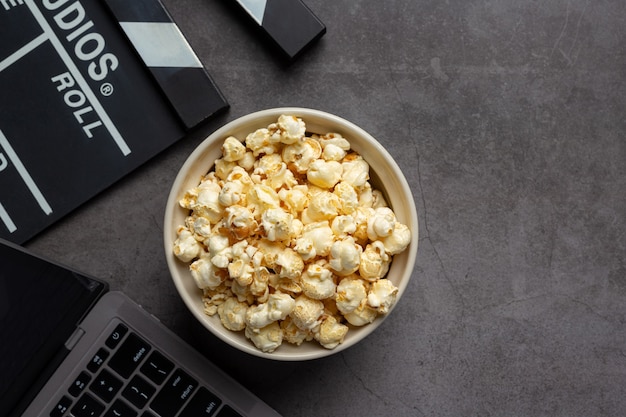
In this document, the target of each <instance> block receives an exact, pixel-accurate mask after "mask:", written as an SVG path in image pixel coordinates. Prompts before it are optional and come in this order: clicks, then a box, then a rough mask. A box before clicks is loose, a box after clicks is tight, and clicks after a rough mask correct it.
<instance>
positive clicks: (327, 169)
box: [306, 159, 343, 188]
mask: <svg viewBox="0 0 626 417" xmlns="http://www.w3.org/2000/svg"><path fill="white" fill-rule="evenodd" d="M342 171H343V168H342V166H341V164H340V163H339V162H337V161H325V160H323V159H316V160H315V161H313V162H312V163H311V165H310V166H309V170H308V171H307V173H306V178H307V179H308V180H309V181H311V183H312V184H314V185H317V186H318V187H322V188H333V187H334V186H335V184H337V183H338V182H339V180H341V173H342Z"/></svg>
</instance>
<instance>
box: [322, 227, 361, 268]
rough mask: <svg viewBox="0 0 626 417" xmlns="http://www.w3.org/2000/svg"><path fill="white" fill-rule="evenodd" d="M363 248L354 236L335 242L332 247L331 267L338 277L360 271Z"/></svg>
mask: <svg viewBox="0 0 626 417" xmlns="http://www.w3.org/2000/svg"><path fill="white" fill-rule="evenodd" d="M361 252H363V248H362V247H361V246H360V245H359V244H357V243H356V242H355V241H354V238H353V237H352V236H348V237H346V238H343V239H341V240H337V241H335V242H334V243H333V244H332V246H331V247H330V258H329V259H330V260H329V264H330V267H331V268H332V269H333V270H334V271H335V273H336V274H337V275H341V276H344V275H350V274H351V273H353V272H356V271H357V270H358V269H359V264H360V262H361Z"/></svg>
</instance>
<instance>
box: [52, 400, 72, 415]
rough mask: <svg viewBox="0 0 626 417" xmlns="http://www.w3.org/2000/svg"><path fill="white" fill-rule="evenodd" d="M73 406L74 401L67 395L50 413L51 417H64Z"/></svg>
mask: <svg viewBox="0 0 626 417" xmlns="http://www.w3.org/2000/svg"><path fill="white" fill-rule="evenodd" d="M71 405H72V400H71V399H70V398H69V397H66V396H65V395H64V396H63V397H61V399H60V400H59V402H58V403H57V405H55V406H54V408H53V409H52V411H50V417H62V416H63V415H64V414H65V413H66V412H67V410H68V409H69V408H70V406H71Z"/></svg>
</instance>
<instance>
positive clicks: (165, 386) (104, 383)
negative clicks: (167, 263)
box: [50, 323, 241, 417]
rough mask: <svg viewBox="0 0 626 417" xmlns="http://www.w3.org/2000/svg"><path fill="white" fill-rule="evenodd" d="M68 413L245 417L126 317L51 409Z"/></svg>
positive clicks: (59, 415) (55, 414) (56, 414)
mask: <svg viewBox="0 0 626 417" xmlns="http://www.w3.org/2000/svg"><path fill="white" fill-rule="evenodd" d="M220 406H221V408H220ZM64 416H73V417H100V416H103V417H209V416H215V417H241V415H240V414H239V413H237V412H236V411H235V410H234V409H232V408H231V407H230V406H228V405H227V404H224V405H223V404H222V400H221V399H220V398H219V397H218V396H217V395H215V394H214V393H212V392H211V391H210V390H209V389H207V388H206V387H204V386H201V385H200V384H199V383H198V381H197V380H196V379H195V378H193V377H192V376H190V375H189V374H188V373H187V372H185V371H184V370H183V369H182V368H180V367H178V366H177V365H176V364H175V363H174V362H173V361H171V360H170V359H168V358H167V357H166V356H165V355H163V354H162V353H161V352H159V351H158V350H157V349H155V348H153V347H152V346H151V345H150V344H149V343H148V342H146V341H145V340H143V339H142V338H141V337H139V336H138V335H137V334H135V333H134V332H133V331H132V330H129V328H128V327H127V326H126V325H125V324H123V323H119V324H118V325H117V326H116V327H115V329H114V330H113V332H112V333H111V334H110V335H109V336H108V338H107V339H106V340H105V342H104V344H103V346H102V347H100V348H99V349H98V350H97V352H96V353H95V354H94V355H93V356H92V358H91V359H90V360H89V362H88V363H87V365H86V366H85V369H84V370H82V371H81V372H80V373H79V375H78V376H77V377H76V379H75V380H74V381H73V382H72V383H71V385H70V386H69V387H67V392H66V393H65V394H64V395H63V396H62V397H61V399H60V400H59V401H58V403H57V404H56V405H55V407H54V408H53V409H52V410H51V412H50V417H64Z"/></svg>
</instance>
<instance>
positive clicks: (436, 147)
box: [27, 0, 626, 416]
mask: <svg viewBox="0 0 626 417" xmlns="http://www.w3.org/2000/svg"><path fill="white" fill-rule="evenodd" d="M164 3H165V4H166V6H167V7H168V8H169V10H170V12H171V13H172V15H173V17H174V19H175V20H176V21H177V22H178V23H179V26H180V28H181V29H182V31H183V32H184V33H185V35H187V37H188V39H189V41H190V43H191V44H192V46H193V47H194V48H195V50H196V51H197V53H198V55H199V57H200V58H201V60H202V61H203V63H204V64H205V65H206V67H207V68H208V70H209V72H210V73H211V74H212V75H213V77H214V78H215V81H216V82H217V83H218V84H219V86H220V87H221V89H222V91H223V93H224V94H225V95H226V97H227V98H228V100H229V102H230V103H231V106H232V107H231V109H230V111H229V112H227V113H225V114H222V115H221V116H219V117H217V118H216V119H214V120H212V121H211V122H210V123H208V124H206V125H205V126H203V127H202V128H200V129H198V130H197V131H195V132H193V134H192V135H190V137H189V138H187V139H186V140H184V141H183V142H181V143H179V144H177V145H175V146H174V147H173V148H171V149H169V150H168V151H166V152H165V153H164V154H162V155H161V156H159V157H157V158H156V159H155V160H153V161H151V162H149V163H148V164H147V165H146V166H144V167H143V168H141V169H140V170H139V171H137V172H135V173H133V174H132V175H130V176H129V177H128V178H126V179H125V180H123V181H122V182H120V183H118V184H116V185H115V186H113V187H112V188H111V189H109V190H107V191H106V192H105V193H104V194H102V195H101V196H99V197H98V198H96V199H95V200H92V201H91V202H89V203H88V204H87V205H85V206H83V207H81V208H80V209H78V210H76V211H75V212H74V213H73V214H72V215H70V216H69V217H67V218H66V219H64V220H63V221H61V222H60V223H58V224H57V225H55V226H54V227H52V228H51V229H49V230H47V231H46V232H44V233H42V234H41V235H40V236H39V237H37V238H36V239H34V240H32V241H31V242H30V243H29V244H28V245H27V246H28V247H30V248H31V249H35V250H37V251H38V252H40V253H43V254H45V255H48V256H51V257H52V258H54V259H57V260H59V261H62V262H65V263H67V264H69V265H71V266H73V267H76V268H79V269H82V270H84V271H86V272H88V273H91V274H94V275H96V276H99V277H102V278H104V279H106V280H108V281H109V282H110V283H111V286H112V288H114V289H120V290H123V291H125V292H126V293H128V294H129V295H130V296H131V297H133V298H134V299H135V300H137V301H138V302H140V303H141V304H143V305H144V306H145V308H146V309H148V310H149V311H150V312H152V313H154V314H155V315H156V316H158V317H160V318H161V320H162V321H163V322H164V323H165V324H166V325H168V326H169V327H171V328H172V329H173V330H175V331H176V332H177V333H178V334H180V335H181V336H182V337H183V338H185V339H186V340H188V341H189V342H191V343H192V344H193V345H194V346H196V347H198V348H200V349H201V350H202V351H203V352H205V354H207V356H209V357H210V358H211V359H213V360H214V361H215V362H217V363H218V364H220V365H221V366H222V367H224V368H225V369H227V370H228V371H229V372H230V373H231V374H232V375H233V376H235V377H237V378H238V379H239V380H240V381H242V382H243V383H244V384H245V385H247V386H248V387H249V388H250V389H251V390H252V391H254V392H255V393H257V394H258V395H259V396H261V397H262V398H263V399H265V400H266V401H267V402H268V403H269V404H271V405H272V406H274V407H275V408H276V409H277V410H278V411H279V412H281V413H283V414H284V415H286V416H320V415H322V416H357V415H374V416H380V415H391V416H505V415H506V416H529V415H533V416H591V415H593V416H618V415H626V392H625V390H626V388H625V387H626V328H625V324H626V265H625V263H626V262H625V261H626V234H625V232H626V164H625V163H626V142H625V138H624V135H625V132H626V123H625V119H624V117H625V111H626V82H625V81H626V77H625V75H624V74H625V71H626V56H625V49H626V39H625V33H626V31H625V30H624V28H625V27H626V3H624V2H623V1H621V0H613V1H610V0H606V1H591V0H589V1H586V0H562V1H559V0H552V1H544V2H537V1H532V2H529V1H521V2H520V1H512V0H491V1H475V0H472V1H465V0H452V1H422V0H395V1H392V0H388V1H324V0H308V1H307V4H308V5H309V6H310V7H311V9H313V11H314V12H315V13H316V14H317V15H318V16H319V17H320V18H321V19H322V20H323V21H324V22H325V23H326V25H327V27H328V33H327V34H326V36H325V37H324V38H323V39H322V41H321V42H320V43H319V44H317V45H316V46H315V48H314V49H312V50H311V51H309V52H308V53H307V54H305V55H303V56H302V57H301V58H300V59H299V60H298V61H297V62H296V63H295V64H294V65H292V66H290V67H285V66H283V65H281V64H279V62H278V61H277V60H275V59H274V56H273V55H272V53H271V51H270V50H268V49H267V48H266V47H264V46H262V45H261V44H260V43H259V42H258V40H257V38H258V37H257V36H256V35H255V34H254V33H253V32H252V31H250V30H248V29H247V27H246V25H245V23H244V21H242V20H241V17H242V16H241V15H239V14H237V13H234V11H233V10H232V9H231V8H230V7H227V6H226V5H225V4H226V3H228V2H227V1H208V0H176V1H174V0H166V1H164ZM286 105H289V106H292V105H293V106H303V107H312V108H317V109H321V110H325V111H329V112H332V113H336V114H338V115H340V116H342V117H345V118H347V119H349V120H351V121H353V122H354V123H356V124H358V125H360V126H361V127H363V128H364V129H366V130H368V131H369V132H370V133H372V134H373V135H374V136H375V137H377V138H378V139H379V141H380V142H381V143H382V144H383V145H384V146H385V147H386V148H387V149H388V150H389V152H390V153H391V154H392V155H393V156H394V157H395V158H396V159H397V162H398V164H399V165H400V166H401V168H402V169H403V170H404V172H405V173H406V176H407V179H408V181H409V183H410V185H411V188H412V190H413V193H414V199H415V202H416V204H417V207H418V214H419V218H420V228H421V230H420V232H421V237H420V247H419V253H418V264H417V266H416V268H415V271H414V273H413V279H412V282H411V283H410V285H409V287H408V290H407V292H406V295H405V297H404V298H403V299H402V301H401V302H400V304H399V305H398V307H397V309H396V310H395V311H394V312H393V314H392V316H391V317H390V318H389V320H387V321H386V322H385V323H384V324H383V326H382V327H381V328H380V329H378V330H377V331H376V332H375V333H374V334H373V335H372V336H370V337H369V338H368V339H367V340H366V341H365V342H363V343H362V344H360V345H358V346H356V347H353V348H351V349H348V350H347V351H345V352H343V353H341V354H339V355H336V356H334V357H330V358H327V359H323V360H319V361H315V362H309V363H300V364H293V363H290V364H281V363H274V362H266V361H261V360H258V359H253V358H247V357H245V356H242V355H240V354H237V353H235V352H232V351H231V350H230V349H228V348H225V347H224V345H223V344H222V343H221V342H219V341H217V340H216V339H214V338H213V337H212V336H209V335H208V334H207V333H206V332H204V331H203V330H202V329H201V328H200V327H199V325H197V324H196V323H195V322H194V320H193V319H192V317H191V315H190V314H189V313H188V312H187V311H186V310H185V307H184V306H183V304H182V302H181V301H180V299H179V297H178V295H177V294H176V292H175V289H174V287H173V284H172V283H171V282H170V278H169V274H168V271H167V267H166V264H165V259H164V255H163V244H162V217H163V213H164V204H165V200H166V197H167V195H168V192H169V187H170V185H171V183H172V181H173V178H174V176H175V175H176V172H177V170H178V169H179V168H180V166H181V165H182V163H183V161H184V160H185V159H186V157H187V155H188V154H189V153H190V152H191V151H192V149H193V148H194V147H195V146H196V145H197V144H198V143H199V142H200V141H201V140H202V138H203V137H204V136H206V135H207V134H209V133H210V132H211V131H213V130H214V129H216V128H217V127H219V126H221V125H222V124H224V123H225V122H227V121H230V120H232V119H234V118H236V117H238V116H241V115H243V114H246V113H249V112H252V111H256V110H260V109H264V108H269V107H277V106H286Z"/></svg>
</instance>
